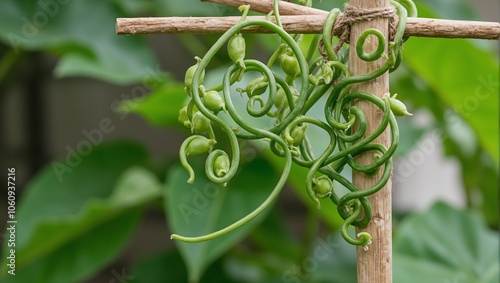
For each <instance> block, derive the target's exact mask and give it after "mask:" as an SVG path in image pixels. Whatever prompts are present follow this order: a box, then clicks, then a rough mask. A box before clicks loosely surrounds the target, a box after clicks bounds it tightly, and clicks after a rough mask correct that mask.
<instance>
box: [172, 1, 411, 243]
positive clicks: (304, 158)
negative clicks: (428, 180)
mask: <svg viewBox="0 0 500 283" xmlns="http://www.w3.org/2000/svg"><path fill="white" fill-rule="evenodd" d="M278 2H279V1H277V0H275V1H274V9H273V11H272V12H271V13H270V14H269V15H268V17H267V20H247V19H246V16H247V13H248V11H249V6H246V5H244V6H241V7H240V11H242V13H243V14H242V17H241V20H240V21H239V22H238V23H237V24H236V25H234V26H233V27H232V28H230V29H229V30H228V31H227V32H226V33H224V34H223V35H222V36H221V37H220V38H219V40H218V41H217V42H216V43H215V44H214V45H213V46H212V47H211V48H210V49H209V50H208V52H207V53H206V54H205V56H203V58H198V57H196V58H195V59H196V60H197V62H196V64H195V65H194V66H192V67H190V68H189V69H188V70H187V72H186V76H185V85H186V88H185V89H186V92H187V94H188V95H189V96H190V97H191V99H190V101H189V103H188V105H187V106H186V107H184V108H183V109H181V111H180V113H179V121H180V122H181V123H182V124H183V125H185V126H186V127H188V128H190V129H191V131H192V132H193V135H192V136H190V137H188V138H187V139H186V140H185V141H184V142H183V144H182V146H181V148H180V160H181V163H182V165H183V166H184V167H185V168H186V170H187V171H188V172H189V179H188V183H192V182H193V181H194V178H195V172H194V170H193V169H192V168H191V166H190V164H189V161H188V158H189V157H190V156H195V155H204V154H208V157H207V158H206V164H205V174H206V176H207V177H208V179H209V180H210V181H212V182H214V183H218V184H221V185H222V186H224V185H225V184H226V183H227V182H230V181H231V179H232V178H233V177H234V176H235V174H236V172H237V170H238V166H239V163H240V148H239V140H261V141H264V142H266V143H267V144H268V146H269V148H270V150H271V151H272V152H273V153H274V154H276V155H277V156H280V157H282V158H284V160H285V163H284V168H283V171H282V172H281V176H280V178H279V180H278V182H277V184H276V186H275V187H274V189H273V190H272V191H271V193H270V194H269V196H268V197H267V198H266V200H265V201H264V202H263V203H262V204H261V205H260V206H259V207H257V208H256V209H255V210H253V211H252V212H251V213H249V214H248V215H246V216H245V217H243V218H241V219H240V220H238V221H236V222H235V223H233V224H231V225H229V226H227V227H226V228H223V229H221V230H218V231H215V232H213V233H210V234H207V235H201V236H195V237H186V236H180V235H176V234H173V235H172V239H176V240H181V241H186V242H200V241H206V240H210V239H212V238H214V237H218V236H220V235H223V234H225V233H228V232H230V231H232V230H234V229H236V228H238V227H239V226H241V225H243V224H245V223H246V222H248V221H249V220H251V219H253V218H254V217H255V216H257V215H258V214H259V213H261V212H262V211H263V210H264V209H266V208H267V207H268V206H269V205H270V204H271V203H272V202H273V200H274V199H275V198H276V197H277V196H278V195H279V193H280V191H281V189H282V188H283V186H284V185H285V182H286V180H287V178H288V175H289V173H290V169H291V166H292V163H296V164H297V165H299V166H302V167H306V168H308V173H307V177H306V180H305V189H306V191H307V193H308V195H309V197H310V198H311V199H312V200H313V201H314V202H315V203H316V205H317V206H318V208H320V205H321V200H329V201H332V202H333V203H334V204H335V205H336V206H337V210H338V213H339V215H340V216H341V217H342V218H343V219H344V223H343V225H342V228H341V233H342V236H343V237H344V238H345V240H346V241H347V242H349V243H351V244H353V245H359V246H364V247H365V248H366V247H367V245H368V244H369V243H370V239H371V236H370V235H369V234H368V233H366V232H361V233H359V234H358V235H356V237H352V236H351V235H350V234H349V233H348V227H349V226H351V225H352V226H357V227H364V226H366V225H367V224H368V222H369V221H370V219H371V216H372V212H371V206H370V203H369V202H368V200H367V196H369V195H372V194H375V193H376V192H378V191H379V190H380V189H381V188H382V187H384V185H385V184H386V183H387V181H388V180H389V178H390V175H391V171H392V158H391V157H392V155H393V154H394V152H395V150H396V147H397V145H398V141H399V131H398V126H397V123H396V120H395V117H394V115H411V114H410V113H408V111H407V110H406V107H405V105H404V104H403V103H402V102H401V101H399V100H397V99H396V94H394V95H393V96H390V95H389V94H386V95H384V97H382V98H378V97H376V96H375V95H372V94H370V93H366V92H359V91H351V86H352V84H353V83H359V82H365V81H369V80H372V79H374V78H376V77H378V76H380V75H382V74H383V73H385V72H387V71H393V70H395V69H396V68H397V67H398V65H399V63H400V61H401V47H402V44H403V42H404V41H405V40H406V39H407V38H404V29H405V26H406V19H407V16H408V14H409V15H410V16H416V8H415V6H414V4H413V2H411V0H400V1H397V2H396V1H391V5H392V6H393V7H394V8H393V9H391V13H393V14H394V11H395V14H396V15H397V25H396V24H394V25H393V31H392V32H391V37H390V40H387V39H386V38H385V37H384V35H383V34H382V33H381V32H380V31H379V30H377V29H367V30H365V31H364V32H363V33H362V34H361V36H360V37H359V39H358V42H357V45H356V46H357V47H356V55H357V56H358V57H359V58H360V59H362V60H364V61H375V60H379V59H382V60H385V63H384V64H383V65H382V66H381V67H380V68H379V69H377V70H375V71H373V72H371V73H368V74H361V75H351V74H350V73H349V71H348V67H347V66H346V64H347V63H346V62H347V60H348V56H347V54H349V51H348V49H349V45H348V44H343V43H344V41H345V36H342V37H341V39H340V41H339V42H340V43H338V44H337V46H336V47H334V46H333V44H334V41H335V40H334V39H333V38H332V37H333V36H332V30H333V29H334V28H335V27H336V24H338V21H339V20H338V19H339V17H341V16H342V14H341V12H340V10H339V9H333V10H332V11H331V12H330V13H329V15H328V16H327V18H326V22H325V25H324V31H323V33H322V34H321V35H316V36H315V37H314V38H313V40H312V41H311V45H310V47H309V50H308V51H307V52H306V53H305V54H303V53H302V51H301V49H300V48H299V45H298V42H300V41H301V40H302V36H301V35H293V36H292V35H290V34H288V33H287V32H286V31H285V30H284V29H283V27H282V24H281V20H280V15H279V10H278ZM310 2H311V1H306V3H305V4H306V5H310V4H311V3H310ZM346 8H347V6H346ZM272 17H273V18H274V22H275V23H273V22H272V21H271V18H272ZM344 18H345V17H344ZM393 20H394V19H393ZM251 26H260V27H264V28H267V29H269V30H270V31H271V32H273V33H274V34H275V35H276V36H278V37H279V38H280V44H279V46H278V47H277V49H276V51H275V52H274V53H273V54H272V55H271V57H270V58H269V60H268V62H267V63H263V62H260V61H258V60H254V59H246V52H245V51H246V50H245V49H246V46H245V39H244V37H243V35H242V34H241V30H242V29H244V28H246V27H251ZM372 38H373V39H375V38H376V39H377V41H378V46H377V48H376V50H375V51H373V52H367V51H366V50H365V49H364V44H365V42H366V41H367V40H372ZM226 44H227V54H228V56H229V57H230V58H231V60H232V62H233V64H232V65H231V66H229V67H228V68H227V70H226V71H225V73H224V75H223V76H222V77H221V78H220V84H218V85H214V86H205V85H204V84H203V82H204V77H205V72H206V69H207V67H208V66H209V64H210V62H211V60H212V59H213V58H214V56H215V55H216V53H217V52H219V51H220V50H221V49H222V48H223V47H224V46H225V45H226ZM317 49H319V53H320V54H321V55H317V56H316V54H317V53H316V50H317ZM277 61H279V64H278V62H277ZM278 65H279V67H278ZM250 73H253V74H255V73H256V74H258V77H257V78H256V79H254V80H252V81H251V82H250V83H248V85H246V86H245V87H244V88H241V87H238V88H237V87H236V85H238V82H241V81H242V79H243V77H244V76H246V75H248V74H250ZM241 97H244V98H241ZM322 98H326V99H322ZM234 99H245V100H246V112H247V114H245V115H249V116H251V117H253V118H256V119H267V120H269V119H272V120H273V122H274V123H272V125H270V126H268V127H257V126H254V125H253V124H252V123H251V122H250V121H249V119H247V118H246V117H247V116H245V115H243V114H244V113H241V111H240V112H238V111H237V109H236V107H235V105H234V103H233V100H234ZM358 100H364V101H367V102H369V103H372V104H373V105H375V106H376V107H377V108H379V109H380V111H381V113H382V114H383V118H382V122H381V123H380V125H378V128H377V129H376V130H375V131H373V132H372V133H370V134H367V135H365V134H366V129H367V124H368V122H369V121H367V118H366V116H365V113H364V112H363V110H361V109H360V108H359V107H357V106H356V105H355V104H354V102H355V101H358ZM316 104H324V105H323V106H322V107H323V109H324V119H317V118H314V117H312V116H310V115H308V112H309V111H310V110H311V108H312V107H313V106H314V105H316ZM222 116H225V117H226V118H228V117H229V118H230V120H231V121H232V122H231V123H227V122H226V120H227V119H223V118H222ZM234 123H235V124H236V125H237V126H236V127H235V126H234V125H233V124H234ZM313 126H314V127H317V128H319V129H321V130H322V131H324V132H325V133H326V134H327V135H328V137H329V143H328V146H327V147H326V148H325V149H324V150H323V152H322V153H321V154H319V155H317V152H318V149H313V148H311V142H310V140H309V137H308V133H307V129H308V127H313ZM214 127H218V128H220V129H221V130H222V132H220V131H217V133H223V134H225V135H226V136H227V138H228V139H229V141H230V145H231V151H230V152H225V151H224V150H222V149H219V148H216V146H217V136H216V134H215V133H216V131H214ZM387 127H388V128H389V130H390V136H391V140H390V146H389V147H385V146H384V145H382V144H380V143H377V142H375V139H376V138H377V137H378V136H379V135H381V134H382V132H384V131H385V129H386V128H387ZM366 152H375V153H374V157H375V158H374V161H373V162H372V163H371V164H368V165H361V164H359V163H357V162H356V160H355V157H356V156H357V155H359V154H362V153H366ZM346 165H347V166H349V167H351V168H352V169H353V170H356V171H359V172H363V173H364V174H367V175H370V176H372V175H375V174H377V173H378V172H379V171H380V170H382V171H383V173H382V174H381V177H380V178H379V179H378V182H377V183H376V184H375V185H373V186H372V187H371V188H368V189H364V190H360V189H359V188H357V187H356V186H355V185H354V184H353V183H352V182H351V181H349V180H348V179H346V178H345V177H343V176H342V175H341V172H342V171H343V170H344V168H345V167H346ZM336 183H338V184H340V185H341V186H343V187H345V188H346V189H347V190H348V191H349V192H348V193H343V194H341V193H340V192H339V190H338V188H336V187H334V184H336ZM335 186H336V185H335Z"/></svg>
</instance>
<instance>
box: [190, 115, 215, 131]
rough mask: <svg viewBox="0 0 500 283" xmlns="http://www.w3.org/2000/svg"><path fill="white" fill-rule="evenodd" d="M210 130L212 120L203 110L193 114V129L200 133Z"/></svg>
mask: <svg viewBox="0 0 500 283" xmlns="http://www.w3.org/2000/svg"><path fill="white" fill-rule="evenodd" d="M208 130H210V120H209V119H208V118H207V117H205V115H203V114H202V113H201V112H196V113H194V115H193V122H192V127H191V131H192V132H195V133H199V134H204V133H206V132H208Z"/></svg>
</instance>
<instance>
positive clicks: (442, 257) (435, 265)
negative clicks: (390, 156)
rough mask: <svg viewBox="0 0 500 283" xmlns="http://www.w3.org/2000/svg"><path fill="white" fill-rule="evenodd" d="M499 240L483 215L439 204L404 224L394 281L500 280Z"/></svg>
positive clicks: (397, 246) (459, 282) (483, 282)
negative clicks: (499, 278) (488, 226)
mask: <svg viewBox="0 0 500 283" xmlns="http://www.w3.org/2000/svg"><path fill="white" fill-rule="evenodd" d="M498 236H499V235H498V233H496V232H492V231H490V230H488V228H487V227H486V225H485V224H484V221H483V220H482V219H480V218H479V217H477V215H475V214H473V213H470V212H468V211H464V210H458V209H455V208H453V207H451V206H449V205H447V204H445V203H437V204H436V205H434V206H433V207H432V208H431V209H430V210H429V211H427V212H425V213H423V214H420V215H414V216H410V217H409V218H408V219H407V220H405V221H403V223H401V226H400V229H399V232H398V234H397V238H396V240H395V242H394V248H393V249H394V282H396V283H413V282H415V283H417V282H418V283H420V282H456V283H462V282H463V283H468V282H478V283H479V282H480V283H494V282H498V276H499V275H500V273H499V270H500V265H499V259H498V249H499V245H498Z"/></svg>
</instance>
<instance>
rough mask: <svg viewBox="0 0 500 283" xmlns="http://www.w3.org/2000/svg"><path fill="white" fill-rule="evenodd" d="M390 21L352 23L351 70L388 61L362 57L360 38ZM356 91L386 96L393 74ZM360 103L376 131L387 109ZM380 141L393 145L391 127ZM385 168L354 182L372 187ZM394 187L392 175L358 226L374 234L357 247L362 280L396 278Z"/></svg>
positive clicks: (365, 159) (377, 1)
mask: <svg viewBox="0 0 500 283" xmlns="http://www.w3.org/2000/svg"><path fill="white" fill-rule="evenodd" d="M349 4H350V5H352V6H355V7H358V8H364V9H373V8H381V7H386V6H388V5H389V0H351V1H350V3H349ZM388 22H389V20H388V19H387V18H378V19H374V20H371V21H366V22H360V23H356V24H354V25H353V26H352V27H351V37H350V46H351V48H350V54H349V68H350V71H351V74H353V75H356V74H366V73H370V72H372V71H374V70H376V69H378V68H379V67H380V66H381V65H382V64H383V63H384V61H385V59H380V60H377V61H374V62H365V61H362V60H361V59H359V57H358V56H357V55H356V41H357V39H358V38H359V36H360V34H361V33H362V32H363V31H364V30H365V29H367V28H376V29H378V30H380V31H381V32H382V33H383V34H384V35H385V37H386V38H388ZM377 45H378V41H377V40H376V38H373V40H371V41H370V42H368V41H367V42H366V43H365V50H367V51H372V50H375V48H376V46H377ZM386 52H387V51H386ZM352 91H363V92H368V93H372V94H374V95H377V96H379V97H382V95H383V94H384V93H386V92H389V75H388V73H386V74H384V75H382V76H380V77H378V78H376V79H374V80H371V81H368V82H364V83H359V84H355V85H353V87H352ZM356 105H357V106H358V107H360V108H362V109H363V110H364V112H365V114H366V118H367V121H368V129H367V134H368V133H371V132H373V131H374V129H376V128H377V127H378V126H379V125H380V122H381V120H382V117H383V113H382V112H381V111H380V109H379V108H377V107H376V106H374V105H373V104H371V103H368V102H366V101H359V102H357V104H356ZM376 142H380V143H381V144H383V145H385V146H386V147H388V146H389V145H390V133H389V131H388V130H386V131H385V132H384V134H383V135H381V136H380V137H379V138H378V139H377V140H376ZM373 159H374V157H373V152H371V153H365V154H362V155H360V156H358V157H357V159H356V160H357V162H358V163H360V164H369V163H372V162H373ZM382 172H383V168H381V169H380V172H379V174H377V175H376V176H373V177H370V176H367V175H365V174H363V173H359V172H353V182H354V185H356V186H357V187H358V188H361V189H366V188H368V187H371V186H372V185H374V184H375V183H376V182H377V180H379V178H380V176H381V175H382ZM391 187H392V180H391V179H390V180H389V182H388V183H387V185H386V186H385V187H384V188H382V190H380V191H379V192H378V193H376V194H375V195H373V196H371V197H369V198H368V199H369V201H370V203H371V206H372V212H373V216H372V220H371V221H370V223H369V224H368V226H367V227H365V228H361V229H357V230H356V233H359V232H361V231H366V232H368V233H370V235H371V236H372V244H371V245H370V246H369V249H368V251H365V250H364V249H363V248H362V247H358V248H357V261H358V265H357V266H358V283H374V282H376V283H390V282H392V223H391V221H392V220H391Z"/></svg>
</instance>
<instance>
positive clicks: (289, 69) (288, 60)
mask: <svg viewBox="0 0 500 283" xmlns="http://www.w3.org/2000/svg"><path fill="white" fill-rule="evenodd" d="M280 63H281V69H283V71H284V72H285V73H286V74H287V75H288V76H289V77H291V78H296V77H298V76H300V66H299V61H297V58H296V57H295V56H294V55H293V53H292V54H291V55H289V54H288V52H283V54H281V55H280Z"/></svg>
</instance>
